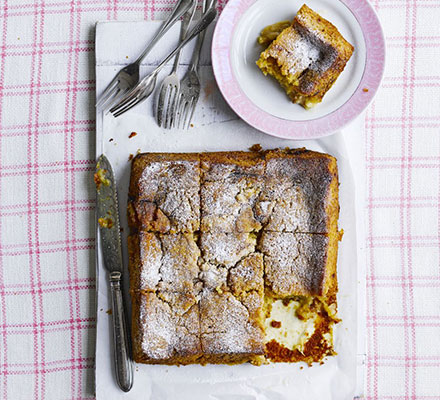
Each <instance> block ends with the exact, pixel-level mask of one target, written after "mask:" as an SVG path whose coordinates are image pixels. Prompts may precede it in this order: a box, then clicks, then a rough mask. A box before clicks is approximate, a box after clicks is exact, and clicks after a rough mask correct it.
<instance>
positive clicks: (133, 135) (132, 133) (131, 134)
mask: <svg viewBox="0 0 440 400" xmlns="http://www.w3.org/2000/svg"><path fill="white" fill-rule="evenodd" d="M136 135H137V132H131V133H130V135H128V138H129V139H131V138H132V137H135V136H136Z"/></svg>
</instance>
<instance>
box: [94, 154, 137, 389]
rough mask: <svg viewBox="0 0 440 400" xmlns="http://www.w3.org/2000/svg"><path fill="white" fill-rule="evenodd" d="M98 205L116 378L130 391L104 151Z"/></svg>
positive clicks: (115, 225) (114, 210)
mask: <svg viewBox="0 0 440 400" xmlns="http://www.w3.org/2000/svg"><path fill="white" fill-rule="evenodd" d="M95 183H96V209H97V212H96V213H97V218H98V226H99V232H100V238H101V246H102V254H103V258H104V266H105V268H106V269H107V271H108V273H109V280H110V292H111V298H112V321H113V340H114V355H115V368H116V379H117V382H118V385H119V387H120V388H121V389H122V390H123V391H124V392H128V391H129V390H130V389H131V387H132V385H133V364H132V361H131V356H130V346H129V341H128V334H127V323H126V319H125V307H124V299H123V295H122V289H121V279H122V272H123V260H122V248H121V236H120V231H119V210H118V198H117V192H116V182H115V177H114V174H113V169H112V167H111V165H110V162H109V160H108V159H107V157H106V156H105V155H101V156H100V157H99V158H98V161H97V163H96V173H95Z"/></svg>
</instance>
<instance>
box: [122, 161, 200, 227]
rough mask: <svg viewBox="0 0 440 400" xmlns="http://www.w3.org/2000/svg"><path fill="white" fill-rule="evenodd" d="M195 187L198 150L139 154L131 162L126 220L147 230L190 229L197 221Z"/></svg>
mask: <svg viewBox="0 0 440 400" xmlns="http://www.w3.org/2000/svg"><path fill="white" fill-rule="evenodd" d="M199 190H200V158H199V155H198V154H191V153H188V154H161V153H145V154H139V155H137V156H136V157H135V158H134V160H133V162H132V172H131V180H130V188H129V203H128V222H129V224H130V226H131V227H132V228H134V229H140V230H146V231H151V232H160V233H178V232H194V231H196V230H198V229H199V225H200V196H199Z"/></svg>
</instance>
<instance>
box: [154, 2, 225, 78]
mask: <svg viewBox="0 0 440 400" xmlns="http://www.w3.org/2000/svg"><path fill="white" fill-rule="evenodd" d="M216 16H217V10H216V8H215V7H211V8H209V9H208V11H207V12H206V13H205V14H203V15H202V18H201V19H200V20H199V22H198V23H197V25H195V26H194V28H192V29H191V31H190V32H189V33H188V35H187V36H186V38H185V40H183V41H182V42H180V44H179V45H178V46H177V47H176V48H175V49H174V50H173V51H172V52H171V53H170V54H168V56H167V57H165V59H164V60H163V61H162V62H161V63H160V64H159V65H158V66H157V67H156V69H155V70H154V71H153V72H151V74H150V75H149V77H151V76H152V75H156V74H157V73H159V71H160V70H161V69H162V68H163V67H164V66H165V64H166V63H167V62H168V61H169V60H170V59H171V58H173V57H174V56H175V54H176V53H177V52H178V51H180V49H181V48H182V47H184V46H186V45H187V44H188V43H189V42H190V41H191V40H192V39H194V38H195V37H196V36H197V35H198V34H199V33H200V32H203V31H204V30H205V29H206V28H207V27H208V25H209V24H210V23H211V22H212V21H213V20H214V18H215V17H216Z"/></svg>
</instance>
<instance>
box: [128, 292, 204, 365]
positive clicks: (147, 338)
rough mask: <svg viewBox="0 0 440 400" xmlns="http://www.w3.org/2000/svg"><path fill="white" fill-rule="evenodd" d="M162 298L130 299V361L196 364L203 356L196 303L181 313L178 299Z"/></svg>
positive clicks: (149, 294) (148, 295) (147, 296)
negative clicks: (131, 314)
mask: <svg viewBox="0 0 440 400" xmlns="http://www.w3.org/2000/svg"><path fill="white" fill-rule="evenodd" d="M165 297H166V299H163V298H161V297H160V296H159V295H157V294H156V293H143V294H139V293H138V294H137V296H133V302H132V307H133V319H132V332H133V333H132V344H133V358H134V360H135V361H136V362H139V363H147V364H170V365H175V364H193V363H196V362H198V361H199V360H200V358H201V356H202V347H201V341H200V322H199V307H198V304H194V305H192V306H191V307H190V308H189V309H187V310H186V311H185V312H182V311H181V310H182V309H183V308H184V307H182V304H180V302H181V297H180V296H167V294H166V293H165Z"/></svg>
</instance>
